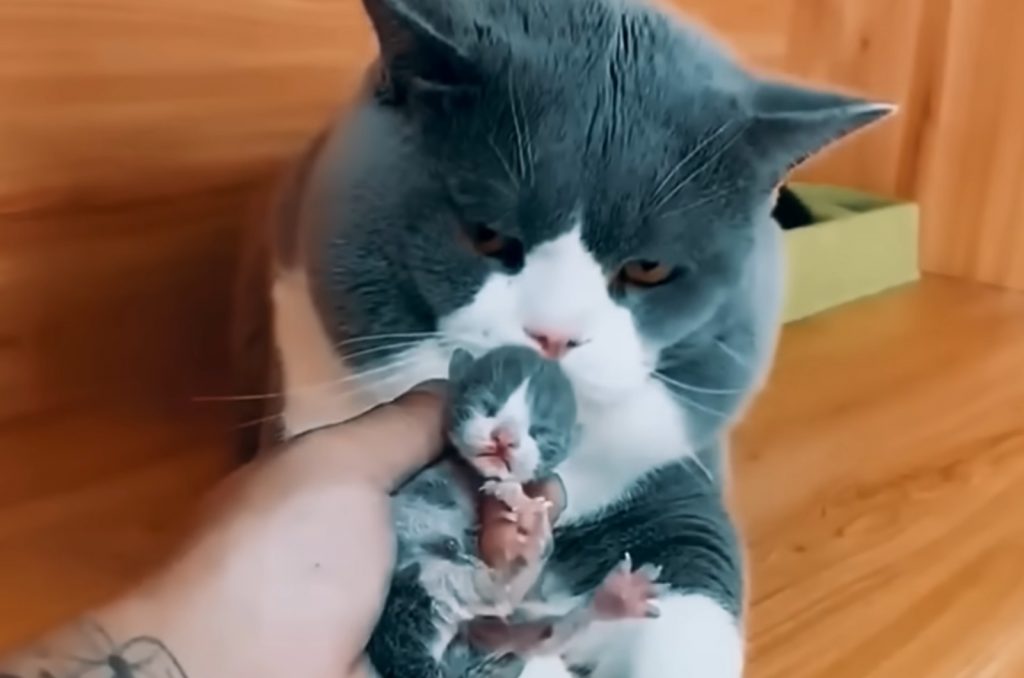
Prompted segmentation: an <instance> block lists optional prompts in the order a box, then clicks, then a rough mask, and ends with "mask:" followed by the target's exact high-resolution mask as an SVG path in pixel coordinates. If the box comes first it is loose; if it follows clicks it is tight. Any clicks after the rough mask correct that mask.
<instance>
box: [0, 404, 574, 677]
mask: <svg viewBox="0 0 1024 678" xmlns="http://www.w3.org/2000/svg"><path fill="white" fill-rule="evenodd" d="M442 411H443V398H442V397H441V396H440V395H439V394H438V390H437V388H436V387H434V388H421V389H417V390H414V391H413V392H411V393H409V394H407V395H405V396H403V397H402V398H399V399H398V400H397V401H395V402H394V403H391V404H387V405H383V406H381V407H379V408H377V409H375V410H374V411H372V412H370V413H368V414H366V415H364V416H362V417H360V418H358V419H355V420H353V421H350V422H348V423H345V424H341V425H338V426H334V427H331V428H326V429H323V430H319V431H316V432H313V433H310V434H307V435H305V436H302V437H301V438H299V439H297V440H295V441H293V442H292V443H290V444H289V445H287V446H286V447H284V448H283V449H281V450H278V451H276V452H273V453H270V454H268V455H266V456H265V457H264V458H263V459H261V460H259V461H258V462H256V463H254V464H252V465H250V466H249V467H246V468H244V469H242V470H241V471H239V472H237V473H236V474H235V475H233V476H232V477H231V478H229V479H228V480H227V481H226V482H225V483H224V484H223V485H222V486H221V487H220V488H219V489H218V491H217V492H216V493H215V496H214V497H213V501H212V502H211V504H212V505H211V507H210V510H209V511H208V512H207V513H205V514H204V518H203V521H202V522H201V523H200V524H199V527H197V529H196V530H195V531H194V533H193V534H192V536H191V537H190V538H189V539H188V541H187V542H186V544H185V545H184V547H183V548H182V549H181V551H180V552H179V555H178V556H177V557H176V558H175V559H173V560H172V561H171V562H169V563H167V564H166V565H165V566H164V567H163V568H162V569H161V570H160V571H158V572H157V573H156V574H155V575H154V576H152V577H151V578H150V579H149V580H148V581H146V582H145V583H144V584H142V585H141V586H139V587H138V588H136V589H135V590H133V591H131V592H129V593H127V594H126V595H124V596H123V597H121V598H120V599H118V600H116V601H114V602H112V603H111V604H110V605H108V606H106V607H104V608H101V609H98V610H95V611H93V612H91V613H89V614H87V615H85V616H83V617H82V619H80V620H78V621H76V622H74V623H72V624H69V625H68V626H66V627H65V628H63V629H60V630H56V631H54V632H53V633H50V634H48V635H47V636H45V637H44V638H42V639H41V640H40V641H39V642H37V643H34V644H33V645H32V646H31V647H27V648H24V649H22V650H20V651H17V652H15V653H13V654H12V655H11V656H10V657H9V658H7V659H0V678H11V677H13V678H51V677H53V678H58V677H61V676H78V675H83V676H88V678H100V677H102V676H111V677H113V678H129V677H131V676H139V677H142V676H148V675H160V676H162V677H164V678H181V677H183V676H187V677H188V678H229V677H231V676H246V677H247V678H262V677H264V676H266V677H267V678H278V677H279V676H284V675H301V676H309V677H311V678H319V677H323V678H337V677H338V676H351V677H352V678H356V677H361V676H366V675H369V674H368V673H367V672H366V668H365V660H364V656H363V648H364V647H365V645H366V642H367V640H368V639H369V636H370V632H371V630H372V629H373V626H374V624H375V623H376V621H377V618H378V615H379V613H380V610H381V607H382V605H383V601H384V597H385V595H386V593H387V586H388V583H389V581H390V575H391V565H392V562H393V558H394V548H395V542H394V535H393V533H392V530H391V525H390V519H389V502H388V493H389V492H390V491H392V490H393V489H394V488H395V487H397V486H398V485H399V484H401V482H402V481H404V480H405V479H406V478H407V477H409V475H410V474H412V473H415V472H416V471H417V470H418V469H420V468H422V467H423V466H424V465H426V464H428V463H429V462H430V461H431V460H432V459H433V458H434V457H435V456H436V455H437V454H438V453H439V451H440V449H441V447H442ZM544 493H545V494H549V496H551V497H552V498H553V499H555V501H556V503H557V502H558V501H559V498H558V497H557V488H556V487H555V486H554V485H552V486H550V487H548V488H544ZM485 520H486V517H485ZM495 524H496V527H495V528H494V529H498V530H505V533H506V534H507V537H506V538H497V539H495V540H494V541H495V543H504V542H506V541H512V542H515V541H516V539H515V534H516V532H517V531H518V530H519V529H520V527H519V526H516V525H514V524H509V523H507V522H500V523H499V522H496V523H495ZM501 548H502V549H507V548H508V547H507V545H504V546H502V547H501ZM484 555H485V557H487V556H488V554H486V553H485V554H484ZM495 560H501V557H495ZM489 562H490V560H489ZM89 667H92V668H91V671H89V672H86V671H85V670H86V669H87V668H89Z"/></svg>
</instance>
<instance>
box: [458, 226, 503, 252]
mask: <svg viewBox="0 0 1024 678" xmlns="http://www.w3.org/2000/svg"><path fill="white" fill-rule="evenodd" d="M466 235H467V236H468V237H469V241H470V242H471V243H472V244H473V249H475V250H476V251H477V252H479V253H480V254H482V255H484V256H485V257H496V256H498V255H500V254H501V253H502V252H503V251H504V250H505V248H506V247H507V246H508V244H509V241H508V239H507V238H505V236H503V235H502V234H501V233H498V232H497V231H495V230H494V229H493V228H489V227H488V226H485V225H483V224H469V225H467V226H466Z"/></svg>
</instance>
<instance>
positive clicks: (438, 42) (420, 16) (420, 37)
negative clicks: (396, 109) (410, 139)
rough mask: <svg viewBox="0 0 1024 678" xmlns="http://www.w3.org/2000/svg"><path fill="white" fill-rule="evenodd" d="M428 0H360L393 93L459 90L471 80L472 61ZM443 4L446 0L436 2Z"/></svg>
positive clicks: (473, 71)
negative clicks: (426, 9) (428, 9)
mask: <svg viewBox="0 0 1024 678" xmlns="http://www.w3.org/2000/svg"><path fill="white" fill-rule="evenodd" d="M425 2H426V0H363V6H364V7H365V8H366V13H367V15H368V16H369V17H370V21H371V22H372V23H373V28H374V31H375V32H376V34H377V41H378V42H379V44H380V58H381V66H382V68H383V75H384V76H385V80H386V82H385V83H383V84H384V85H385V86H386V87H387V88H389V89H391V90H392V92H391V93H392V94H397V95H398V96H404V95H406V94H408V92H409V91H410V90H416V89H425V90H445V89H457V88H461V87H464V86H467V85H469V84H471V83H472V82H473V81H474V79H475V77H474V76H475V69H474V67H473V64H472V62H471V61H470V60H469V59H468V58H467V57H466V55H465V54H463V53H462V52H461V51H460V50H459V48H458V47H457V46H456V45H455V44H454V43H453V42H452V38H451V36H450V35H449V33H451V27H450V25H447V23H446V22H444V21H443V19H442V17H440V16H439V15H438V12H437V11H436V10H435V12H434V13H432V14H428V13H426V12H424V11H422V9H420V8H419V7H418V6H421V5H424V4H425ZM433 4H437V5H439V6H441V7H442V8H443V7H445V6H446V5H445V3H444V2H435V3H433Z"/></svg>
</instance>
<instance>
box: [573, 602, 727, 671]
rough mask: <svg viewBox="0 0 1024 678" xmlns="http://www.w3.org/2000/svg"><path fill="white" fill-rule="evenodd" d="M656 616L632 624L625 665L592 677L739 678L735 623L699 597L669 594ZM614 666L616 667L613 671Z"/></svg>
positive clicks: (724, 611) (712, 604) (717, 608)
mask: <svg viewBox="0 0 1024 678" xmlns="http://www.w3.org/2000/svg"><path fill="white" fill-rule="evenodd" d="M658 605H659V608H660V610H661V616H660V617H659V618H658V619H654V620H649V621H646V622H643V623H641V624H637V628H636V629H635V631H634V634H635V635H633V637H632V642H631V643H629V645H631V647H629V648H628V649H627V650H626V655H627V656H626V657H625V658H624V659H625V661H624V662H623V663H622V664H620V663H619V662H616V661H614V660H612V661H611V662H609V665H608V669H609V670H608V671H604V670H602V669H599V670H597V671H595V672H594V673H593V674H591V676H592V678H618V677H619V676H629V677H630V678H740V677H741V676H742V675H743V663H744V641H743V631H742V629H741V627H740V624H739V622H738V620H737V619H736V618H735V617H734V616H733V615H732V613H730V612H729V611H728V610H726V609H725V608H724V607H722V606H721V605H720V604H719V603H717V602H716V601H715V600H713V599H711V598H709V597H708V596H705V595H700V594H673V595H669V596H667V597H665V598H663V599H662V600H661V601H659V603H658ZM617 665H618V666H617Z"/></svg>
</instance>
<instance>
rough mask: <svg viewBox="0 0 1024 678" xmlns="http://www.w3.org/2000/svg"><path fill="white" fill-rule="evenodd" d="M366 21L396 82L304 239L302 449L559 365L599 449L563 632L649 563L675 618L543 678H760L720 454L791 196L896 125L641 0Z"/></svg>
mask: <svg viewBox="0 0 1024 678" xmlns="http://www.w3.org/2000/svg"><path fill="white" fill-rule="evenodd" d="M363 2H364V5H365V7H366V10H367V12H368V14H369V16H370V18H371V19H372V21H373V25H374V27H375V29H376V33H377V36H378V38H379V42H380V46H381V58H380V62H379V63H378V64H377V66H376V68H375V69H373V70H372V72H371V74H370V77H369V79H368V87H367V91H366V92H365V95H364V96H363V97H362V98H361V99H360V101H359V102H358V104H357V105H356V107H355V108H354V110H352V111H351V114H350V115H348V116H346V117H345V119H344V120H341V121H339V123H338V124H337V126H336V127H335V128H334V129H333V130H331V132H330V134H329V135H328V136H327V137H326V138H325V139H324V140H323V141H322V143H321V145H320V146H319V147H317V149H316V150H315V152H314V154H313V155H312V156H311V159H310V162H309V163H308V165H307V166H306V168H305V171H304V173H303V174H302V175H300V180H299V181H298V182H297V184H296V185H295V189H296V190H295V194H294V195H293V196H292V199H291V201H289V202H286V203H284V205H283V207H282V212H281V214H280V223H279V224H278V226H279V228H278V236H279V238H278V244H279V245H280V246H281V249H280V250H279V252H278V257H277V268H276V269H275V271H274V276H275V279H274V283H273V303H274V313H275V318H274V327H275V342H276V346H277V350H278V353H279V357H280V366H281V378H282V389H283V392H284V393H285V402H284V406H283V419H284V428H285V431H286V433H289V434H295V433H299V432H301V431H304V430H307V429H310V428H313V427H315V426H317V425H320V424H324V423H328V422H331V421H336V420H338V419H343V418H346V417H349V416H354V415H355V414H358V413H359V412H361V411H363V410H365V409H366V408H368V407H371V406H373V405H374V404H376V403H378V402H382V401H385V400H388V399H390V398H392V397H394V396H396V395H398V394H399V393H401V392H403V391H404V390H406V389H408V388H409V387H411V386H412V385H414V384H416V383H419V382H421V381H423V380H425V379H430V378H437V377H443V376H444V375H445V373H446V371H447V366H448V361H449V359H450V357H451V355H452V352H453V351H454V350H455V349H456V348H464V349H468V350H470V351H472V352H474V353H476V354H481V353H483V352H485V351H487V350H489V349H491V348H494V347H496V346H500V345H505V344H519V345H523V346H530V347H533V348H534V349H535V350H537V351H540V352H543V353H544V354H546V355H548V356H549V357H551V358H552V359H554V360H557V361H558V363H559V365H560V366H561V368H562V369H563V370H564V372H565V373H566V375H568V378H569V380H570V382H571V383H572V386H573V389H574V391H575V395H576V400H577V403H578V409H579V423H580V434H579V437H578V439H577V440H576V442H575V445H574V448H573V450H572V452H571V454H570V455H569V457H568V459H567V460H566V461H565V462H564V463H563V464H562V465H561V467H560V475H561V478H562V480H563V482H564V484H565V485H566V489H567V493H568V497H569V504H568V508H567V510H566V511H565V512H564V513H563V514H562V515H561V517H560V519H559V522H558V524H557V525H556V530H555V547H554V552H553V554H552V557H551V560H550V561H549V563H548V565H547V567H546V570H545V576H544V579H543V581H542V586H543V587H545V591H546V593H547V595H544V596H542V598H543V599H544V600H546V601H547V603H548V606H549V609H548V610H547V612H550V613H553V614H558V613H559V612H565V611H567V610H570V609H573V607H574V606H576V605H578V603H579V599H580V598H581V597H582V596H584V595H586V593H587V592H588V591H592V590H593V589H594V587H595V586H597V585H598V584H599V583H600V581H601V580H602V577H604V576H605V574H606V573H607V572H609V571H610V569H611V568H614V567H615V564H616V563H617V562H618V561H619V560H620V559H621V557H622V554H623V553H625V552H628V553H630V554H632V556H633V558H634V560H635V561H636V563H638V564H641V565H642V564H645V563H656V564H658V565H661V566H663V568H664V571H663V574H662V579H663V580H664V581H666V582H668V583H669V584H670V586H671V592H670V593H669V594H668V595H667V596H666V597H665V598H664V599H663V600H662V602H661V603H660V607H661V612H662V614H661V616H660V618H659V619H657V620H654V621H651V620H644V621H615V622H606V623H599V624H594V625H593V626H591V627H589V628H588V629H586V631H585V632H584V633H582V634H580V635H579V636H578V637H577V638H574V639H573V641H572V642H571V643H570V644H569V645H568V646H567V647H566V648H565V650H564V651H563V652H561V653H560V655H559V656H557V657H540V658H534V659H530V660H529V661H528V662H527V665H526V668H525V671H524V675H527V676H531V677H533V678H536V677H540V678H553V677H555V676H560V677H564V676H566V675H570V674H569V670H570V668H569V667H582V668H585V669H586V670H587V671H589V675H590V676H592V677H593V678H609V677H616V678H617V677H619V676H631V677H636V678H672V677H674V676H678V677H680V678H681V677H683V676H685V677H687V678H733V677H735V676H738V675H740V673H741V671H742V666H743V632H742V628H743V624H742V614H741V613H742V609H743V603H744V598H743V597H744V593H743V574H742V563H741V557H740V549H739V547H738V545H737V539H736V535H735V531H734V529H733V527H732V523H731V521H730V519H729V516H728V514H727V512H726V510H725V509H724V507H723V503H722V484H723V476H724V475H725V466H726V462H725V460H724V458H723V457H724V450H723V449H722V445H721V443H720V439H721V436H722V434H723V432H724V431H725V430H726V428H727V426H728V424H729V423H730V422H731V421H732V420H733V419H734V418H735V417H736V416H737V414H738V412H739V411H740V409H741V408H742V406H743V404H744V403H745V402H746V401H747V400H748V398H749V396H750V395H751V393H752V392H753V391H754V390H756V387H757V386H758V384H759V382H760V379H761V377H762V376H763V374H764V372H765V371H766V366H767V363H768V361H769V359H770V356H771V353H772V351H773V349H774V344H775V340H776V335H777V326H778V310H779V300H780V287H781V285H780V278H781V275H780V269H781V262H780V255H779V229H778V227H777V225H776V224H774V223H773V222H772V220H771V218H770V214H771V209H772V204H773V193H774V190H775V187H776V186H777V185H778V184H779V183H780V182H781V181H782V179H783V178H784V177H785V176H786V174H787V172H788V171H789V170H790V169H791V168H792V167H793V166H794V165H796V164H797V163H798V162H800V161H802V160H803V159H804V158H806V157H808V156H809V155H812V154H813V153H815V152H817V151H818V150H820V149H822V148H823V147H825V146H826V145H828V144H829V143H831V142H833V141H835V140H837V139H839V138H841V137H843V136H845V135H847V134H849V133H851V132H853V131H855V130H857V129H859V128H861V127H863V126H865V125H867V124H869V123H871V122H873V121H875V120H878V119H879V118H881V117H883V116H884V115H886V114H887V113H888V112H889V111H890V110H891V108H890V107H888V106H884V105H879V104H874V103H869V102H866V101H862V100H859V99H855V98H851V97H847V96H843V95H839V94H831V93H825V92H818V91H813V90H808V89H804V88H801V87H796V86H791V85H787V84H784V83H779V82H773V81H768V80H764V79H760V78H758V77H755V76H753V75H751V74H749V73H747V72H746V71H744V70H743V69H741V68H740V67H739V66H737V65H736V63H735V62H734V60H733V59H732V58H731V57H730V56H729V55H728V54H727V53H725V52H724V51H723V50H722V49H721V48H720V47H718V46H717V45H716V44H715V43H714V42H712V41H710V40H709V39H708V38H707V37H705V36H704V35H703V34H702V33H700V32H697V31H695V30H694V29H692V28H690V27H688V26H687V25H685V24H683V23H681V22H679V21H677V20H675V19H673V18H671V17H669V16H666V15H665V14H663V13H662V12H660V11H658V10H656V9H653V8H650V7H647V6H645V5H642V4H637V3H632V2H628V1H626V0H363ZM701 469H706V470H707V471H708V473H703V472H702V471H701Z"/></svg>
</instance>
